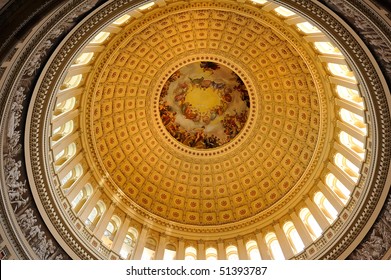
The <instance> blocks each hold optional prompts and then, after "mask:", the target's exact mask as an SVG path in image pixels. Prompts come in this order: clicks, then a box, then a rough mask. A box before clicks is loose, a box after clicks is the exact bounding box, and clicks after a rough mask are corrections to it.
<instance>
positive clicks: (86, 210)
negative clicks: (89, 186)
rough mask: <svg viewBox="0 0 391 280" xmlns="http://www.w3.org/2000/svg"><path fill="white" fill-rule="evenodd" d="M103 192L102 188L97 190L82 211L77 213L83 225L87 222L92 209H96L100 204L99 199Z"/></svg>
mask: <svg viewBox="0 0 391 280" xmlns="http://www.w3.org/2000/svg"><path fill="white" fill-rule="evenodd" d="M101 190H102V188H101V187H98V188H96V189H95V191H94V194H93V195H92V196H91V197H90V198H89V199H88V200H87V202H86V203H85V204H84V206H83V207H82V208H81V209H80V211H79V213H77V216H78V217H79V219H80V220H81V221H82V222H83V223H84V222H85V220H87V218H88V216H89V215H90V213H91V211H92V209H94V207H95V205H96V204H97V203H98V201H99V198H100V196H101V194H102V191H101Z"/></svg>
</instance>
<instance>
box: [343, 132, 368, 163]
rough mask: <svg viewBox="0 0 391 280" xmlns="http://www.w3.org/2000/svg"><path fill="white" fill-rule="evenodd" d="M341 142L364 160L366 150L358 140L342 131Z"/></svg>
mask: <svg viewBox="0 0 391 280" xmlns="http://www.w3.org/2000/svg"><path fill="white" fill-rule="evenodd" d="M339 140H340V141H341V143H342V145H344V146H345V147H347V148H348V149H350V150H351V151H352V152H354V153H355V154H356V155H358V156H359V157H360V158H361V159H364V155H365V149H364V144H363V143H362V142H360V141H358V140H357V139H356V138H354V137H352V136H350V135H349V134H347V133H346V132H345V131H341V132H340V134H339Z"/></svg>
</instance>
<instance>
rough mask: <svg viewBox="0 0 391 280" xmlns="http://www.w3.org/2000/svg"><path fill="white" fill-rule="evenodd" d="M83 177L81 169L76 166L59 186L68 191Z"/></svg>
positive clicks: (78, 165)
mask: <svg viewBox="0 0 391 280" xmlns="http://www.w3.org/2000/svg"><path fill="white" fill-rule="evenodd" d="M81 175H83V167H82V166H81V164H77V165H76V166H75V167H74V168H73V169H72V170H71V171H69V172H68V174H67V175H65V176H64V178H62V179H61V185H62V188H63V189H64V190H67V189H69V188H70V187H71V186H72V185H73V183H75V182H76V181H77V180H78V179H79V178H80V177H81Z"/></svg>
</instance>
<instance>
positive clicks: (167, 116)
mask: <svg viewBox="0 0 391 280" xmlns="http://www.w3.org/2000/svg"><path fill="white" fill-rule="evenodd" d="M249 109H250V98H249V95H248V90H247V88H246V86H245V84H244V83H243V81H242V79H241V78H240V77H239V76H238V75H237V74H236V73H235V72H234V71H232V70H231V69H229V68H227V67H225V66H223V65H221V64H218V63H215V62H211V61H200V62H195V63H191V64H188V65H186V66H183V67H182V68H180V69H179V70H178V71H176V72H175V73H173V74H172V75H171V76H170V78H169V79H168V80H167V82H166V83H165V85H164V86H163V89H162V91H161V94H160V100H159V114H160V118H161V121H162V123H163V125H164V126H165V128H166V129H167V131H168V132H169V133H170V134H171V136H172V137H174V138H175V139H176V140H177V141H179V142H181V143H182V144H184V145H186V146H189V147H192V148H196V149H210V148H216V147H219V146H221V145H224V144H226V143H228V142H230V141H231V140H232V139H234V138H235V137H236V136H237V135H238V134H239V133H240V131H241V130H242V128H243V127H244V126H245V124H246V121H247V118H248V113H249Z"/></svg>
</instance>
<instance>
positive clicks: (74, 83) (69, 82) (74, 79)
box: [60, 74, 83, 90]
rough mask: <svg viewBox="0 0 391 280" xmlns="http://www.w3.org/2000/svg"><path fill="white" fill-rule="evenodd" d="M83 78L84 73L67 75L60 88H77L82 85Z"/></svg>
mask: <svg viewBox="0 0 391 280" xmlns="http://www.w3.org/2000/svg"><path fill="white" fill-rule="evenodd" d="M82 78H83V75H82V74H78V75H75V76H70V77H66V78H65V79H64V82H63V83H62V85H61V88H60V89H61V90H68V89H71V88H76V87H78V86H79V85H80V83H81V80H82Z"/></svg>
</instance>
